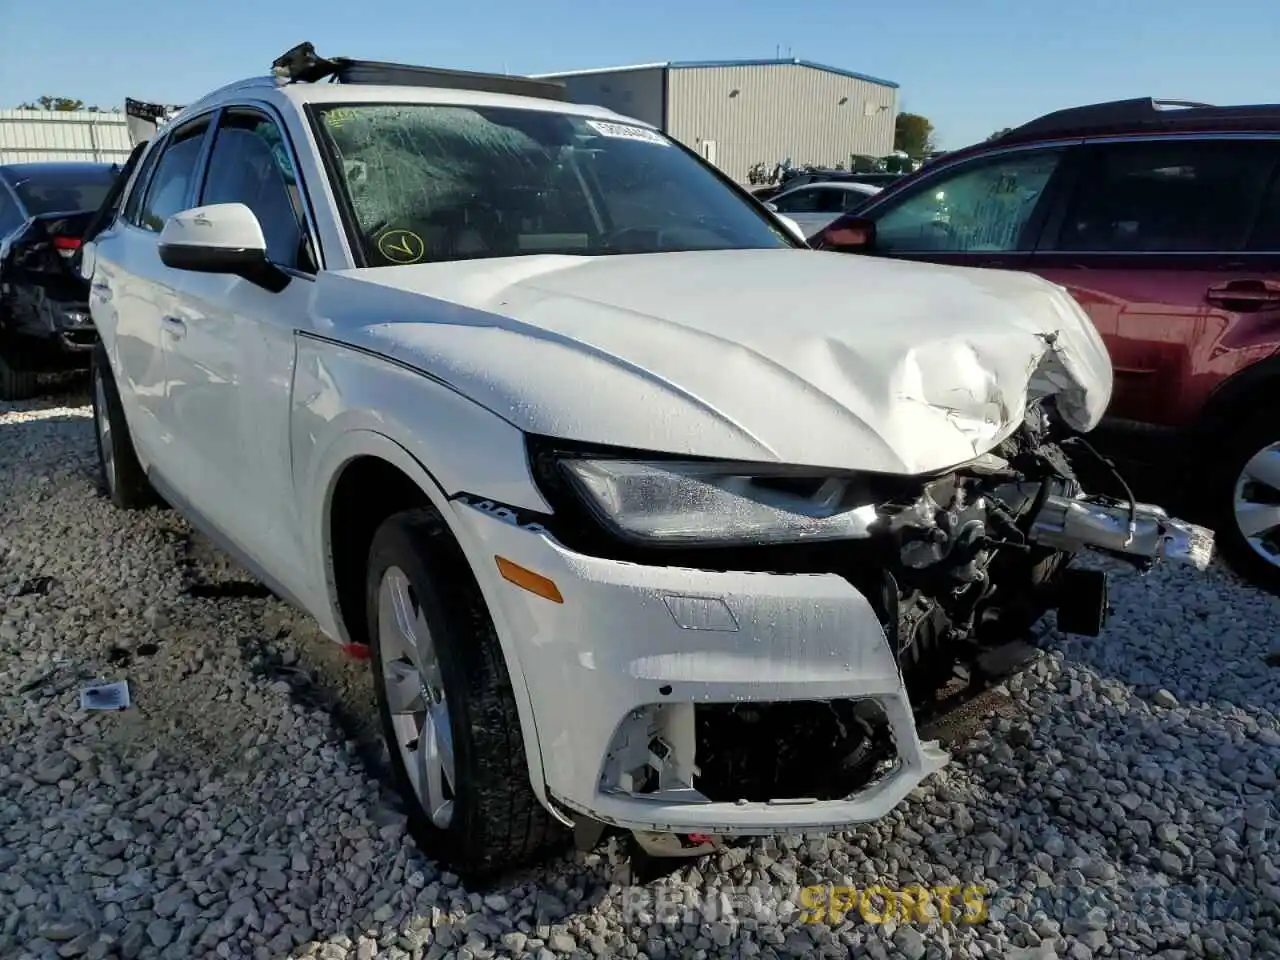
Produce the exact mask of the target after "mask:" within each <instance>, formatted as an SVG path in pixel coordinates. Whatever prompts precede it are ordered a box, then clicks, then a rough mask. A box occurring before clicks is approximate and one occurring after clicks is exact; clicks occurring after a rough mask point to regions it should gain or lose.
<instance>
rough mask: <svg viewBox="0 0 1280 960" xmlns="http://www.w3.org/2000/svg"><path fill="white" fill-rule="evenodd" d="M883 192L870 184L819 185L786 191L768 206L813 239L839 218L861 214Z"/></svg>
mask: <svg viewBox="0 0 1280 960" xmlns="http://www.w3.org/2000/svg"><path fill="white" fill-rule="evenodd" d="M881 189H883V188H881V187H873V186H872V185H871V184H869V183H842V182H840V181H838V180H837V181H831V182H825V181H820V182H818V183H807V184H805V185H804V186H802V187H792V188H791V189H790V190H784V191H782V193H779V194H777V195H776V196H774V197H771V198H770V199H769V200H768V201H767V205H768V206H769V207H770V208H771V209H772V210H774V211H776V212H777V213H781V214H783V215H785V216H786V217H788V218H789V219H790V220H792V221H793V222H795V223H796V224H797V225H798V226H799V227H800V230H801V232H803V233H804V235H805V236H806V237H812V236H815V235H816V234H818V233H819V232H820V231H821V230H822V229H823V228H824V227H826V226H827V225H828V224H829V223H831V222H832V221H833V220H835V219H837V218H838V217H842V216H844V215H845V214H846V213H854V212H856V211H858V210H860V209H861V208H862V207H863V205H864V204H866V202H867V201H868V200H870V199H871V198H872V197H874V196H875V195H876V194H877V193H879V192H880V191H881Z"/></svg>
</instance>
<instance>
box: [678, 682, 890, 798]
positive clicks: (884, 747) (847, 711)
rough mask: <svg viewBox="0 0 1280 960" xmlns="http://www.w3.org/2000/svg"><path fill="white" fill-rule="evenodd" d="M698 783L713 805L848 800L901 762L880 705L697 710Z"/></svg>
mask: <svg viewBox="0 0 1280 960" xmlns="http://www.w3.org/2000/svg"><path fill="white" fill-rule="evenodd" d="M694 710H695V730H696V744H697V747H696V751H695V756H696V758H697V767H698V776H697V777H696V778H695V781H694V786H695V787H696V788H697V790H698V792H699V793H701V794H703V795H704V796H705V797H706V798H707V799H708V800H711V801H713V802H730V803H732V802H735V801H738V800H746V801H748V802H766V801H769V800H792V799H802V798H806V799H808V798H811V799H814V800H841V799H844V798H846V797H848V796H850V795H851V794H854V793H857V792H859V791H861V790H865V789H867V788H868V787H870V786H872V785H873V784H875V783H876V782H878V781H880V780H882V779H884V777H886V776H887V775H888V774H889V773H891V772H892V771H893V769H894V768H895V767H896V765H897V761H898V755H897V750H896V748H895V746H894V743H893V736H892V732H891V728H890V725H889V720H888V717H887V716H886V715H885V713H884V710H883V708H882V707H881V706H880V705H879V703H877V702H876V701H875V700H868V699H858V700H802V701H787V702H782V703H728V704H698V705H696V706H695V708H694Z"/></svg>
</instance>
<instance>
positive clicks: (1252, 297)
mask: <svg viewBox="0 0 1280 960" xmlns="http://www.w3.org/2000/svg"><path fill="white" fill-rule="evenodd" d="M1204 298H1205V299H1206V300H1208V301H1209V302H1210V303H1213V304H1217V305H1220V306H1224V307H1228V308H1230V309H1235V310H1264V309H1266V308H1268V307H1280V282H1276V281H1274V280H1229V281H1227V282H1226V283H1216V284H1214V285H1213V286H1211V287H1210V288H1209V289H1208V290H1206V291H1205V294H1204Z"/></svg>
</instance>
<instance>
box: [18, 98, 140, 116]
mask: <svg viewBox="0 0 1280 960" xmlns="http://www.w3.org/2000/svg"><path fill="white" fill-rule="evenodd" d="M18 109H19V110H56V111H59V112H62V111H66V112H71V111H74V110H84V111H85V112H86V113H119V112H120V108H119V107H112V108H111V110H109V111H107V110H103V109H102V108H101V107H97V106H92V105H88V104H86V103H85V102H84V101H83V100H77V99H75V98H74V97H37V98H36V99H35V100H29V101H27V102H26V103H20V104H18Z"/></svg>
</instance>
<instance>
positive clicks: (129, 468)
mask: <svg viewBox="0 0 1280 960" xmlns="http://www.w3.org/2000/svg"><path fill="white" fill-rule="evenodd" d="M89 387H90V393H91V394H92V396H93V425H94V431H93V432H94V436H95V439H96V440H97V448H98V487H99V490H100V492H101V493H102V495H103V496H105V497H106V498H107V499H108V500H110V501H111V502H112V503H113V504H115V506H117V507H119V508H120V509H121V510H141V509H145V508H147V507H154V506H158V505H159V504H160V498H159V496H157V494H156V492H155V489H154V488H153V487H152V486H151V481H149V480H148V479H147V475H146V472H145V471H143V469H142V465H141V464H140V463H138V455H137V454H136V453H135V452H134V449H133V438H132V437H130V436H129V424H128V423H127V422H126V421H125V418H124V408H123V407H121V405H120V393H119V391H118V390H117V389H116V381H115V377H114V376H112V373H111V364H110V362H109V361H108V360H107V351H106V348H104V347H103V346H102V345H101V344H99V345H98V346H97V347H95V348H94V351H93V361H92V364H91V366H90V372H89Z"/></svg>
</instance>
